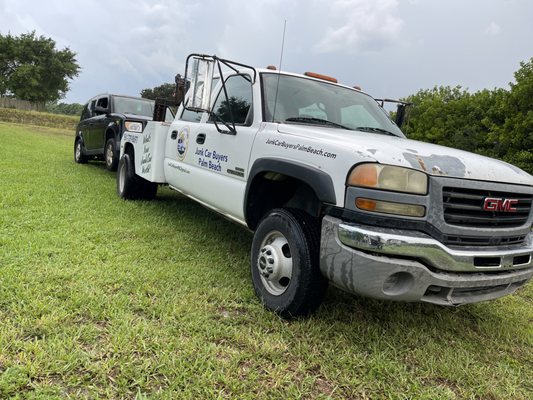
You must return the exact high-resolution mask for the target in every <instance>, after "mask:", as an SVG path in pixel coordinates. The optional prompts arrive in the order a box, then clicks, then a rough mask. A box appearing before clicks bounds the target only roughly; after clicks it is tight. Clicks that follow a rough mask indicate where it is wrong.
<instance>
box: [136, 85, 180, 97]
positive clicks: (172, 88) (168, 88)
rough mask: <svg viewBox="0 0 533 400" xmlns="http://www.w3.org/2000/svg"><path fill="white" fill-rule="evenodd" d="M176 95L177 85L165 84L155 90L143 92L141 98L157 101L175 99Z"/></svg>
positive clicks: (144, 90)
mask: <svg viewBox="0 0 533 400" xmlns="http://www.w3.org/2000/svg"><path fill="white" fill-rule="evenodd" d="M175 95H176V85H175V84H174V83H163V84H162V85H159V86H156V87H155V88H153V89H143V90H141V97H144V98H145V99H151V100H155V99H156V98H158V97H159V98H162V99H174V97H175Z"/></svg>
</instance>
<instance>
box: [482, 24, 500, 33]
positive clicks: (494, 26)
mask: <svg viewBox="0 0 533 400" xmlns="http://www.w3.org/2000/svg"><path fill="white" fill-rule="evenodd" d="M500 31H501V27H500V25H498V24H497V23H496V22H491V23H490V25H489V26H488V27H487V29H485V34H486V35H489V36H496V35H498V34H499V33H500Z"/></svg>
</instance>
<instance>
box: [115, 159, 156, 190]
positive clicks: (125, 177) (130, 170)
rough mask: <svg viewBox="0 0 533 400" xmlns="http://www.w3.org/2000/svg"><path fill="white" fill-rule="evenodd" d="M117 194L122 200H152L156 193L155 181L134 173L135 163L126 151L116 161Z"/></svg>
mask: <svg viewBox="0 0 533 400" xmlns="http://www.w3.org/2000/svg"><path fill="white" fill-rule="evenodd" d="M117 194H118V196H119V197H120V198H121V199H124V200H152V199H153V198H154V197H155V196H156V194H157V183H155V182H150V181H147V180H146V179H143V178H141V177H140V176H138V175H136V174H135V164H134V163H133V158H132V157H131V156H130V155H129V154H128V153H126V154H124V155H123V156H122V158H121V159H120V161H119V163H118V172H117Z"/></svg>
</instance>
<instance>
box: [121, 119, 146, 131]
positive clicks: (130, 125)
mask: <svg viewBox="0 0 533 400" xmlns="http://www.w3.org/2000/svg"><path fill="white" fill-rule="evenodd" d="M124 127H125V128H126V130H127V131H130V132H137V133H142V131H143V124H142V122H133V121H126V122H124Z"/></svg>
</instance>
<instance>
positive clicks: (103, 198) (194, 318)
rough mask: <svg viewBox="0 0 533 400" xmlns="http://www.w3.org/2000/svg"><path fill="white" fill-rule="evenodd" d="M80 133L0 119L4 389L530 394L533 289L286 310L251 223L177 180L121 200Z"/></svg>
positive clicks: (66, 394) (1, 393)
mask: <svg viewBox="0 0 533 400" xmlns="http://www.w3.org/2000/svg"><path fill="white" fill-rule="evenodd" d="M72 134H73V132H72V131H64V130H56V129H50V128H39V127H34V126H27V125H14V124H7V123H0V321H1V324H0V398H2V399H4V398H20V399H26V398H28V399H49V398H50V399H52V398H76V399H78V398H91V399H92V398H106V399H107V398H112V399H115V398H116V399H119V398H120V399H121V398H139V399H145V398H150V399H152V398H156V399H157V398H161V399H182V398H183V399H211V398H239V399H241V398H242V399H278V398H279V399H293V398H294V399H298V398H305V399H315V398H317V399H327V398H333V399H346V398H349V399H410V398H413V399H463V398H465V399H470V398H471V399H530V398H531V396H532V394H533V284H531V283H529V284H528V285H527V286H526V287H524V288H522V289H521V290H520V291H519V292H518V293H517V294H515V295H514V296H510V297H507V298H503V299H500V300H497V301H493V302H488V303H481V304H477V305H472V306H465V307H462V308H441V307H436V306H431V305H424V304H399V303H387V302H379V301H373V300H369V299H363V298H358V297H355V296H350V295H347V294H344V293H342V292H340V291H338V290H337V289H334V288H330V289H329V291H328V294H327V297H326V300H325V303H324V305H323V306H322V307H321V308H320V309H319V311H318V313H316V314H315V315H313V316H312V317H311V318H309V319H303V320H297V321H292V322H286V321H284V320H280V319H279V318H278V317H276V316H275V315H274V314H272V313H270V312H267V311H265V310H264V309H263V308H262V307H261V305H260V303H259V301H258V300H257V299H256V298H255V296H254V293H253V289H252V286H251V282H250V273H249V261H248V259H249V254H248V252H249V247H250V243H251V234H250V233H248V232H246V231H244V230H243V229H242V228H240V227H238V226H236V225H234V224H232V223H230V222H227V221H226V220H224V219H222V218H220V217H218V216H217V215H215V214H213V213H211V212H209V211H207V210H205V209H204V208H202V207H201V206H199V205H197V204H196V203H194V202H192V201H191V200H188V199H187V198H185V197H182V196H180V195H178V194H176V193H173V192H171V191H169V190H168V189H163V190H161V191H160V193H159V195H158V198H157V199H156V200H155V201H153V202H124V201H122V200H120V199H119V198H118V197H117V195H116V193H115V176H114V174H112V173H110V172H108V171H106V169H105V167H104V165H103V164H102V163H89V164H87V165H77V164H74V162H73V161H72V146H73V136H72Z"/></svg>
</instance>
